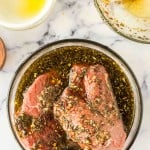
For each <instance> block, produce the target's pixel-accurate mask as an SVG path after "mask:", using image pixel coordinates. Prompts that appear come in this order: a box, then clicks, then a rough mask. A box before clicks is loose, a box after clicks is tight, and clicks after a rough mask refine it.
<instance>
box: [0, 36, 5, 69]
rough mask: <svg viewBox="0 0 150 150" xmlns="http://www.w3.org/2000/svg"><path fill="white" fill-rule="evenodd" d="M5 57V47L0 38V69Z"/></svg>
mask: <svg viewBox="0 0 150 150" xmlns="http://www.w3.org/2000/svg"><path fill="white" fill-rule="evenodd" d="M5 59H6V48H5V44H4V42H3V40H2V39H1V38H0V70H1V69H2V67H3V66H4V63H5Z"/></svg>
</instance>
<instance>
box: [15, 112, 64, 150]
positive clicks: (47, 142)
mask: <svg viewBox="0 0 150 150" xmlns="http://www.w3.org/2000/svg"><path fill="white" fill-rule="evenodd" d="M27 119H28V120H27ZM16 127H17V131H18V132H19V135H20V138H21V142H22V143H23V145H24V146H25V147H26V148H29V149H34V150H61V149H63V148H64V146H65V143H64V142H65V140H64V139H65V132H64V131H63V129H62V128H61V126H60V125H59V123H58V122H57V121H55V120H54V119H53V118H52V117H51V116H50V115H42V116H40V117H39V118H32V117H31V116H30V117H29V116H28V115H25V114H20V116H18V118H17V119H16Z"/></svg>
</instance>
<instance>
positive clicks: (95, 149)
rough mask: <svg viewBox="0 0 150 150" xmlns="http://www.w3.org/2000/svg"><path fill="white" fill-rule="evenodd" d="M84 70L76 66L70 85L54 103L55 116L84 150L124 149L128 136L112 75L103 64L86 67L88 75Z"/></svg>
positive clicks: (70, 136) (71, 75) (69, 135)
mask: <svg viewBox="0 0 150 150" xmlns="http://www.w3.org/2000/svg"><path fill="white" fill-rule="evenodd" d="M82 67H83V66H81V65H75V66H73V69H72V70H74V71H73V73H72V71H71V74H70V82H69V86H68V87H67V88H66V89H65V90H64V92H63V93H62V95H61V97H60V99H59V100H58V101H57V102H56V103H55V104H54V114H55V117H56V118H57V119H58V121H59V122H60V124H61V125H62V127H63V129H64V130H65V132H66V133H67V135H68V137H69V138H70V139H72V140H73V141H74V142H77V143H78V144H79V145H80V147H81V148H82V149H83V150H121V149H122V147H123V145H124V142H125V139H126V133H125V131H124V126H123V122H122V119H121V116H120V114H119V110H118V107H117V104H116V100H115V97H114V95H113V92H112V88H111V84H110V82H109V78H108V73H107V72H106V70H105V68H104V67H103V66H101V65H93V66H89V67H88V66H86V67H85V68H84V70H85V71H84V73H82V71H81V70H82V69H81V68H82ZM73 75H74V76H75V77H74V76H73ZM72 85H74V86H73V87H72ZM74 87H75V88H74Z"/></svg>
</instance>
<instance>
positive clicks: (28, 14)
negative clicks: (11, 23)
mask: <svg viewBox="0 0 150 150" xmlns="http://www.w3.org/2000/svg"><path fill="white" fill-rule="evenodd" d="M45 3H46V0H0V13H1V15H3V16H4V17H8V18H14V19H15V18H16V19H17V18H32V17H34V16H36V15H37V14H39V13H40V12H41V10H42V8H44V6H45Z"/></svg>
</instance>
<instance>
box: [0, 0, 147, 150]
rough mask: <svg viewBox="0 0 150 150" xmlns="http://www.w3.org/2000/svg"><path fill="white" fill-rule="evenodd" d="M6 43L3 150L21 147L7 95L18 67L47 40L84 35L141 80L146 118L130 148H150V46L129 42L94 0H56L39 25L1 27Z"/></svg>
mask: <svg viewBox="0 0 150 150" xmlns="http://www.w3.org/2000/svg"><path fill="white" fill-rule="evenodd" d="M0 37H2V38H3V40H4V41H5V43H6V47H7V61H6V63H5V66H4V68H3V70H1V71H0V147H1V148H0V149H5V150H20V149H21V148H20V147H19V145H18V143H17V142H16V140H15V139H14V137H13V135H12V132H11V130H10V128H9V123H8V116H7V96H8V89H9V86H10V81H11V80H12V77H13V75H14V73H15V71H16V70H17V68H18V66H19V65H20V64H21V62H22V61H24V60H25V59H26V58H27V57H28V56H30V55H31V54H32V53H33V52H34V51H36V50H37V49H38V48H39V47H41V46H43V45H45V44H46V43H49V42H52V41H56V40H60V39H66V38H83V39H90V40H93V41H97V42H100V43H102V44H104V45H106V46H108V47H110V48H111V49H113V50H114V51H115V52H116V53H118V54H119V55H121V56H122V58H124V60H125V61H126V62H127V63H128V65H129V66H130V67H131V68H132V70H133V72H134V74H135V76H136V77H137V79H138V82H139V84H140V88H141V91H142V96H143V104H144V105H143V106H144V113H143V121H142V125H141V129H140V132H139V134H138V137H137V138H136V141H135V142H134V144H133V146H132V148H131V150H149V149H150V45H148V44H140V43H136V42H133V41H130V40H128V39H126V38H124V37H122V36H120V35H118V34H117V33H115V32H114V31H113V30H112V29H111V28H110V27H109V26H107V25H106V24H105V23H104V22H103V21H102V19H101V18H100V16H99V13H98V12H97V10H96V8H95V7H94V4H93V1H92V0H84V1H81V0H57V2H56V4H55V6H54V9H53V11H52V13H51V15H50V16H49V18H48V19H47V20H46V21H45V22H44V23H43V24H41V25H39V26H38V27H36V28H33V29H30V30H25V31H10V30H7V29H3V28H0Z"/></svg>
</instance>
